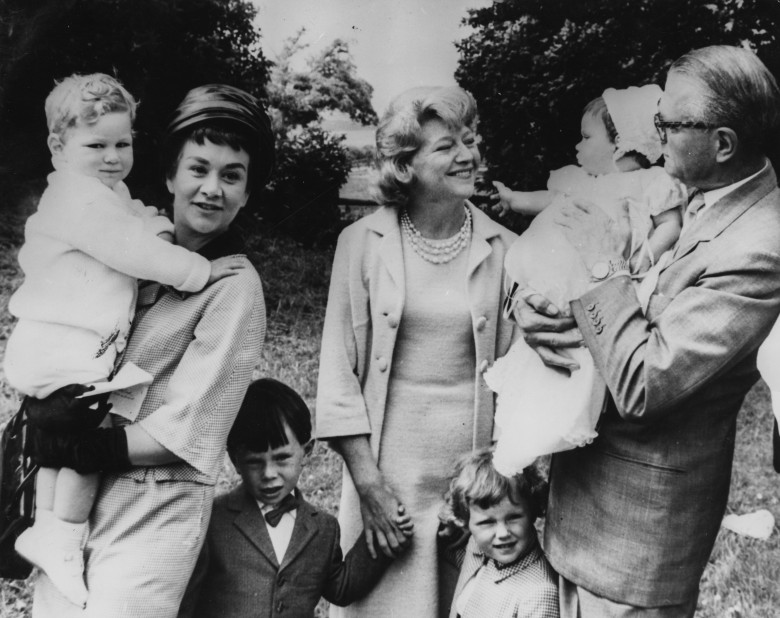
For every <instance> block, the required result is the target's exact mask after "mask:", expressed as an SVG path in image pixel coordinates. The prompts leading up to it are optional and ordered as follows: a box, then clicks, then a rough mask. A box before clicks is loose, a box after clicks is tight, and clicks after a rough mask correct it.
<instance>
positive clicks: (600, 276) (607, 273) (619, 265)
mask: <svg viewBox="0 0 780 618" xmlns="http://www.w3.org/2000/svg"><path fill="white" fill-rule="evenodd" d="M621 271H623V272H625V274H629V272H630V269H629V267H628V261H627V260H624V259H623V258H617V259H612V260H604V261H601V262H596V263H595V264H594V265H593V266H592V267H591V269H590V278H591V279H592V280H593V281H604V280H605V279H609V278H610V277H612V276H614V275H616V274H617V273H619V272H621Z"/></svg>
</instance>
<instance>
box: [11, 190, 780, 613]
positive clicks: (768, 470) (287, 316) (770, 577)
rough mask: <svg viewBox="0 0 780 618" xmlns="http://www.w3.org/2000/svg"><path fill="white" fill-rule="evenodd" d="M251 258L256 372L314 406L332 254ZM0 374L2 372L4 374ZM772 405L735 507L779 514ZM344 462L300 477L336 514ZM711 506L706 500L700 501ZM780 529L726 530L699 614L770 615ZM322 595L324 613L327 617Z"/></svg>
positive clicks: (273, 243)
mask: <svg viewBox="0 0 780 618" xmlns="http://www.w3.org/2000/svg"><path fill="white" fill-rule="evenodd" d="M30 209H31V207H30V206H29V204H28V205H27V206H26V207H22V209H21V210H20V211H19V212H15V213H8V212H6V213H4V214H3V217H2V219H0V250H1V253H0V351H2V350H3V349H4V346H5V340H6V338H7V335H8V333H9V331H10V328H11V319H10V316H9V315H8V312H7V302H8V296H9V294H10V293H11V292H12V291H13V290H14V289H15V288H16V286H17V285H18V284H19V282H20V281H21V277H20V275H19V272H18V269H17V267H16V249H17V248H18V245H19V243H20V241H21V228H22V224H23V221H24V219H25V217H26V215H27V213H29V211H30ZM250 257H251V258H252V260H253V262H254V263H255V264H256V266H257V268H258V270H259V272H260V274H261V276H262V278H263V282H264V290H265V296H266V303H267V311H268V335H267V338H266V345H265V349H264V351H263V355H262V359H261V360H260V362H259V364H258V367H257V372H256V373H257V375H258V376H260V375H264V376H272V377H275V378H277V379H279V380H282V381H283V382H286V383H287V384H290V385H291V386H292V387H293V388H295V389H297V390H298V391H299V392H300V393H301V394H302V395H303V397H304V398H305V399H306V401H307V403H308V404H309V405H310V407H311V408H312V409H313V408H314V397H315V391H316V380H317V367H318V356H319V340H320V334H321V332H322V322H323V317H324V309H325V302H326V299H327V288H328V279H329V269H330V261H331V258H332V254H331V252H329V251H327V252H322V251H319V252H317V251H313V250H308V249H304V248H302V247H300V246H299V245H297V244H295V243H293V242H291V241H288V240H283V239H258V240H256V241H255V242H254V243H253V247H252V251H251V253H250ZM0 378H2V374H0ZM17 404H18V399H17V397H16V395H15V394H14V393H13V392H12V391H11V390H10V388H9V387H8V386H7V385H6V384H5V382H4V381H3V380H2V379H0V420H2V419H5V418H6V417H7V416H8V415H9V414H10V413H11V412H12V411H13V410H15V409H16V406H17ZM770 430H771V412H770V410H769V402H768V392H767V389H766V387H765V386H764V385H763V383H759V384H758V385H757V386H756V388H754V389H753V390H752V391H751V393H750V394H749V396H748V398H747V400H746V402H745V405H744V408H743V410H742V412H741V414H740V417H739V422H738V435H737V445H736V460H735V464H734V473H733V476H732V484H731V485H732V487H731V497H730V500H729V507H728V509H729V512H734V513H747V512H751V511H754V510H757V509H759V508H766V509H768V510H769V511H771V512H772V513H773V515H774V516H775V517H776V518H779V519H780V503H779V501H780V482H778V480H779V479H778V476H777V475H776V474H775V473H774V472H773V471H772V467H771V437H770V436H771V434H770ZM340 473H341V465H340V461H339V459H338V458H337V457H336V456H335V455H334V454H333V453H332V452H331V451H329V450H328V449H327V448H325V447H324V446H323V445H319V444H318V445H317V447H316V448H315V450H314V452H313V454H312V456H311V457H310V459H309V461H308V465H307V467H306V468H305V470H304V473H303V475H302V478H301V483H300V486H301V489H302V491H303V492H304V493H305V494H306V495H307V497H308V498H309V499H310V500H311V501H312V502H313V503H315V504H317V505H319V506H321V507H322V508H323V509H325V510H327V511H330V512H332V513H335V512H336V510H337V505H338V496H339V491H340V484H341V483H340ZM235 482H236V474H235V472H234V470H233V469H232V466H231V465H230V464H229V463H227V462H226V464H225V466H224V468H223V474H222V476H221V478H220V482H219V485H220V487H219V490H220V491H225V490H227V489H229V488H230V487H232V486H233V485H234V484H235ZM702 507H703V508H704V507H706V505H702ZM778 582H780V535H778V534H777V530H775V532H774V534H773V535H772V537H770V539H769V540H768V541H759V540H755V539H750V538H745V537H739V536H737V535H735V534H734V533H732V532H729V531H726V530H722V531H721V533H720V535H719V537H718V540H717V543H716V546H715V550H714V552H713V554H712V558H711V560H710V563H709V565H708V567H707V570H706V572H705V574H704V579H703V581H702V585H701V595H700V599H699V610H698V611H697V617H698V618H772V617H775V616H777V615H778V609H777V608H778V607H780V585H778ZM30 590H31V586H30V585H29V584H28V583H27V582H15V581H2V582H0V616H2V617H8V618H26V617H27V616H30V611H31V603H30V598H31V597H30ZM325 607H326V604H325V603H324V602H323V603H321V605H320V608H319V609H318V615H319V616H324V608H325Z"/></svg>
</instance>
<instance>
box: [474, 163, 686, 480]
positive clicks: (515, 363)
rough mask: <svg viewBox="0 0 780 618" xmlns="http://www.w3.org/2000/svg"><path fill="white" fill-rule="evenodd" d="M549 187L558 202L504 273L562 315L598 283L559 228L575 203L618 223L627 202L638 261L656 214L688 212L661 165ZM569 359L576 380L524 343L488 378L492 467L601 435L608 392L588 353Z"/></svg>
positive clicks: (511, 255)
mask: <svg viewBox="0 0 780 618" xmlns="http://www.w3.org/2000/svg"><path fill="white" fill-rule="evenodd" d="M547 188H548V189H549V190H550V191H553V192H555V193H556V194H557V195H556V197H555V198H554V199H553V201H552V203H551V204H550V205H549V206H548V207H547V208H545V209H544V210H543V211H542V212H541V213H540V214H539V215H537V217H536V218H535V219H534V220H533V222H532V223H531V225H530V227H529V228H528V230H527V231H526V232H525V233H524V234H523V235H522V236H521V237H520V238H519V239H518V240H517V241H515V243H514V244H513V245H512V247H511V248H510V249H509V251H508V252H507V256H506V261H505V268H506V273H507V277H508V279H510V280H511V281H512V282H514V283H517V284H518V289H524V288H532V289H533V290H535V291H537V292H539V293H541V294H542V295H543V296H545V297H546V298H548V299H549V300H550V301H552V302H553V303H554V304H555V305H556V306H557V307H558V308H559V309H561V310H562V311H567V310H568V307H569V301H570V300H572V299H575V298H579V297H580V296H582V294H584V293H585V292H586V291H587V290H588V289H589V288H590V287H591V286H592V285H593V283H592V282H591V280H590V273H589V272H588V271H587V269H586V268H585V265H584V264H583V262H582V259H581V258H580V255H579V253H578V252H577V250H576V249H575V248H574V247H573V246H572V245H571V243H569V241H568V240H567V238H566V236H565V235H564V233H563V231H562V230H561V229H560V227H559V226H558V225H557V224H556V223H555V218H556V216H557V213H558V212H559V210H560V208H561V207H562V206H563V205H564V204H565V203H566V201H567V200H568V199H569V198H579V199H584V200H588V201H590V202H593V203H594V204H596V205H598V206H599V207H600V208H601V209H602V210H604V212H605V213H606V214H607V215H609V216H610V217H612V218H613V219H614V218H616V217H617V215H618V213H619V212H620V210H619V209H621V208H622V205H623V202H624V201H625V200H628V205H629V218H630V224H631V231H632V247H631V252H632V255H633V254H634V253H637V252H641V251H644V250H645V246H646V241H647V237H648V235H649V234H650V232H651V231H652V229H653V223H652V216H655V215H658V214H660V213H662V212H664V211H666V210H670V209H673V208H678V207H680V206H684V205H685V204H686V197H687V196H686V192H685V189H684V187H683V185H681V184H680V183H679V182H678V181H676V180H674V179H673V178H671V177H670V176H669V175H668V174H667V173H666V172H665V171H664V170H663V168H660V167H650V168H648V169H640V170H636V171H631V172H615V173H611V174H604V175H601V176H591V175H589V174H588V173H586V172H585V171H584V170H583V169H582V168H581V167H577V166H573V165H570V166H567V167H564V168H562V169H560V170H556V171H554V172H552V173H551V174H550V179H549V181H548V186H547ZM635 274H636V273H635ZM594 319H596V318H594ZM566 353H567V354H569V355H570V356H571V357H572V358H573V359H574V360H575V361H576V362H577V363H578V364H579V365H580V369H578V370H577V371H574V372H572V373H571V374H570V375H569V374H568V373H566V372H564V371H561V370H558V369H552V368H550V367H547V366H546V365H545V364H544V363H543V362H542V360H541V359H540V358H539V356H538V355H537V353H536V352H535V351H534V350H533V349H531V348H530V347H529V346H528V345H527V344H526V343H525V340H523V339H522V338H521V339H519V340H518V341H517V342H515V343H514V344H513V345H512V347H511V348H510V350H509V352H508V353H507V354H506V356H504V357H502V358H500V359H498V360H497V361H496V363H495V364H494V365H493V367H492V368H491V369H490V370H489V371H487V372H486V373H485V381H486V382H487V383H488V386H490V388H492V389H493V390H494V391H495V392H496V393H498V400H497V403H496V419H495V422H496V426H497V427H498V431H499V436H498V443H497V445H496V453H495V457H494V464H495V466H496V469H498V470H499V471H500V472H502V473H503V474H507V475H511V474H513V473H516V472H519V471H521V470H522V469H523V468H524V467H526V466H528V465H530V464H531V463H532V462H533V461H534V459H536V458H537V457H539V456H540V455H546V454H549V453H554V452H558V451H563V450H568V449H572V448H575V447H578V446H583V445H584V444H587V443H589V442H591V441H592V440H593V438H595V437H596V435H597V434H596V429H595V428H596V423H597V422H598V418H599V416H600V414H601V410H602V407H603V404H604V398H605V396H606V387H605V385H604V382H603V380H602V379H601V377H600V376H599V374H598V372H597V371H596V368H595V366H594V364H593V358H592V357H591V355H590V352H589V351H588V350H587V348H572V349H569V350H566Z"/></svg>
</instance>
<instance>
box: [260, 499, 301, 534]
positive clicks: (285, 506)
mask: <svg viewBox="0 0 780 618" xmlns="http://www.w3.org/2000/svg"><path fill="white" fill-rule="evenodd" d="M298 504H300V500H298V498H296V497H295V496H294V495H293V494H287V497H286V498H285V499H284V500H282V501H281V502H280V503H279V504H278V505H277V506H276V508H274V509H271V510H270V511H268V512H267V513H266V514H265V515H264V517H265V521H266V522H267V523H268V525H269V526H272V527H273V528H276V526H277V525H278V524H279V521H281V519H282V515H284V514H285V513H287V512H289V511H294V510H295V509H297V508H298Z"/></svg>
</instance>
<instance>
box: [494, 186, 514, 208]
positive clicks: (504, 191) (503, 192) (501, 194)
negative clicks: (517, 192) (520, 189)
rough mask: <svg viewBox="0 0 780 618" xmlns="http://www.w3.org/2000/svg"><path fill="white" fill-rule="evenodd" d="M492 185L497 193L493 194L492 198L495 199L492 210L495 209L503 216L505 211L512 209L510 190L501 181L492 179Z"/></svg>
mask: <svg viewBox="0 0 780 618" xmlns="http://www.w3.org/2000/svg"><path fill="white" fill-rule="evenodd" d="M493 186H494V187H495V188H496V191H498V194H497V195H494V196H493V199H494V200H497V202H496V203H495V204H493V210H494V211H497V212H498V214H499V216H504V215H505V214H506V213H507V212H509V211H511V210H512V193H513V192H512V191H511V190H510V189H509V188H508V187H507V186H506V185H505V184H504V183H503V182H499V181H498V180H494V181H493Z"/></svg>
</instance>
